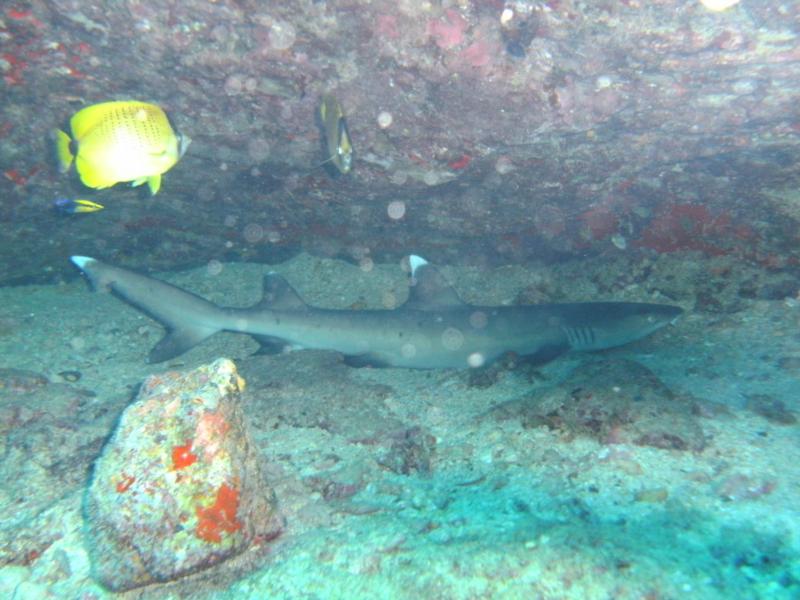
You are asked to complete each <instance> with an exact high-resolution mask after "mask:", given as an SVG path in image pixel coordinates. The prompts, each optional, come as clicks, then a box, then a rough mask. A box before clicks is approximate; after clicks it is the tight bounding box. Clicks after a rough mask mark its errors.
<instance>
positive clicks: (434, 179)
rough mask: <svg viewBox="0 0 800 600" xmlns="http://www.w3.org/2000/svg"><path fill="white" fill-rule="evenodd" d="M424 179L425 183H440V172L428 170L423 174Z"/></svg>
mask: <svg viewBox="0 0 800 600" xmlns="http://www.w3.org/2000/svg"><path fill="white" fill-rule="evenodd" d="M422 181H423V182H425V185H439V183H440V179H439V174H438V173H437V172H436V171H427V172H426V173H425V175H423V176H422Z"/></svg>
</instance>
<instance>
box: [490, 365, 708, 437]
mask: <svg viewBox="0 0 800 600" xmlns="http://www.w3.org/2000/svg"><path fill="white" fill-rule="evenodd" d="M696 411H697V403H696V401H695V399H694V398H689V397H685V396H680V395H677V394H674V393H673V392H672V391H671V390H670V389H669V388H667V386H666V385H664V384H663V383H662V382H661V380H660V379H658V377H656V376H655V374H653V372H652V371H650V370H649V369H647V368H646V367H644V366H642V365H641V364H639V363H637V362H634V361H631V360H616V359H609V360H597V361H592V362H587V363H584V364H583V365H581V366H579V367H578V368H576V369H575V371H573V372H572V374H571V375H570V376H569V377H568V378H567V379H566V380H565V381H563V382H562V383H561V384H559V385H557V386H555V387H551V388H547V389H544V390H537V391H536V392H534V393H532V394H529V395H526V396H524V397H522V398H519V399H516V400H512V401H510V402H506V403H504V404H501V405H500V406H498V407H497V408H495V409H494V410H492V411H491V413H490V414H491V415H493V416H494V417H496V418H498V419H507V418H519V419H520V420H521V422H522V425H523V427H539V426H546V427H549V428H550V429H560V430H562V431H564V432H565V433H567V434H569V435H585V436H589V437H593V438H596V439H597V440H598V441H599V442H601V443H606V444H609V443H611V444H622V443H628V444H636V445H640V446H653V447H656V448H663V449H671V450H692V451H696V452H697V451H700V450H702V449H703V448H704V447H705V435H704V433H703V430H702V428H701V426H700V424H699V422H698V419H697V418H696V417H695V416H694V413H695V412H696Z"/></svg>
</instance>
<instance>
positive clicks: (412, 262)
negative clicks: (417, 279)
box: [408, 254, 428, 277]
mask: <svg viewBox="0 0 800 600" xmlns="http://www.w3.org/2000/svg"><path fill="white" fill-rule="evenodd" d="M427 264H428V261H427V260H425V259H424V258H422V257H421V256H417V255H416V254H411V255H409V257H408V266H409V267H410V268H411V276H412V277H414V276H415V275H416V274H417V269H419V268H420V267H424V266H425V265H427Z"/></svg>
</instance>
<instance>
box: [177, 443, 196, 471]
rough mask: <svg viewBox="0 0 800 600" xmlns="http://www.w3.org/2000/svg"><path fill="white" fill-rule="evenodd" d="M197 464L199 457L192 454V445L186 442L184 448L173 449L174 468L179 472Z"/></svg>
mask: <svg viewBox="0 0 800 600" xmlns="http://www.w3.org/2000/svg"><path fill="white" fill-rule="evenodd" d="M195 462H197V455H196V454H192V443H191V442H186V444H184V445H183V446H175V447H174V448H173V449H172V468H173V469H174V470H175V471H177V470H178V469H184V468H186V467H188V466H189V465H192V464H194V463H195Z"/></svg>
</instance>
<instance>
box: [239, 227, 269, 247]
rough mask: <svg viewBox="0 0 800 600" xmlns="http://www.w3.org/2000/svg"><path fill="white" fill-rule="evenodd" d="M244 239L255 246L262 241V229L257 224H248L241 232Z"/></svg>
mask: <svg viewBox="0 0 800 600" xmlns="http://www.w3.org/2000/svg"><path fill="white" fill-rule="evenodd" d="M242 234H243V235H244V239H245V240H247V241H248V242H250V243H251V244H255V243H258V242H260V241H261V240H262V239H264V228H263V227H262V226H261V225H259V224H258V223H248V224H247V225H245V227H244V231H243V232H242Z"/></svg>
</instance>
